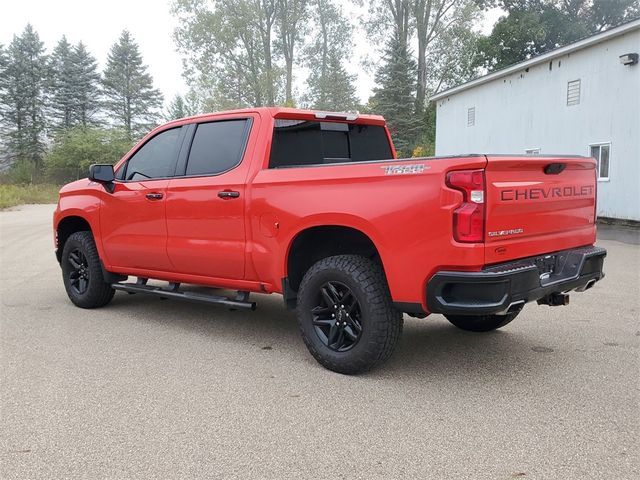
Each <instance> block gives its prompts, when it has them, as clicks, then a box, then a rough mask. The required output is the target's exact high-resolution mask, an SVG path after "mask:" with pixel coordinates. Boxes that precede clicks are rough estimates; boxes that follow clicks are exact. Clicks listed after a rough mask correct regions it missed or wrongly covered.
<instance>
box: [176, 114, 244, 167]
mask: <svg viewBox="0 0 640 480" xmlns="http://www.w3.org/2000/svg"><path fill="white" fill-rule="evenodd" d="M248 126H249V120H247V119H242V120H225V121H220V122H211V123H201V124H199V125H198V128H197V130H196V133H195V135H194V137H193V142H192V143H191V151H190V152H189V160H188V162H187V170H186V175H217V174H219V173H223V172H226V171H228V170H231V169H232V168H233V167H235V166H236V165H238V164H239V163H240V160H242V154H243V152H244V146H245V143H246V139H247V134H248V131H249V129H248Z"/></svg>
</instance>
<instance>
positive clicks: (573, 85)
mask: <svg viewBox="0 0 640 480" xmlns="http://www.w3.org/2000/svg"><path fill="white" fill-rule="evenodd" d="M579 104H580V79H578V80H572V81H570V82H568V83H567V106H568V107H570V106H571V105H579Z"/></svg>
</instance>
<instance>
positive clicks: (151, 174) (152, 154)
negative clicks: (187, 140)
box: [116, 127, 181, 181]
mask: <svg viewBox="0 0 640 480" xmlns="http://www.w3.org/2000/svg"><path fill="white" fill-rule="evenodd" d="M180 130H181V127H177V128H172V129H170V130H165V131H164V132H160V133H159V134H158V135H156V136H155V137H153V138H152V139H151V140H149V141H148V142H147V143H145V144H144V145H143V146H142V147H141V148H140V149H139V150H138V151H137V152H136V153H134V154H133V155H132V156H131V158H129V160H128V161H127V162H126V164H125V165H123V167H122V168H121V169H119V170H118V173H117V175H116V177H117V178H118V179H120V180H125V181H143V180H149V179H153V178H166V177H171V176H173V173H174V171H175V164H176V160H177V157H178V151H179V149H180V139H181V135H180Z"/></svg>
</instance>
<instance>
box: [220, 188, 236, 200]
mask: <svg viewBox="0 0 640 480" xmlns="http://www.w3.org/2000/svg"><path fill="white" fill-rule="evenodd" d="M218 196H219V197H220V198H225V199H226V198H238V197H239V196H240V192H234V191H231V190H223V191H221V192H218Z"/></svg>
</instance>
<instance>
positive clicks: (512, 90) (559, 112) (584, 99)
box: [431, 20, 640, 220]
mask: <svg viewBox="0 0 640 480" xmlns="http://www.w3.org/2000/svg"><path fill="white" fill-rule="evenodd" d="M639 53H640V20H635V21H633V22H629V23H626V24H624V25H621V26H619V27H616V28H613V29H610V30H607V31H606V32H603V33H600V34H597V35H594V36H592V37H589V38H585V39H583V40H580V41H578V42H575V43H572V44H570V45H567V46H565V47H562V48H558V49H556V50H553V51H551V52H548V53H545V54H543V55H540V56H537V57H535V58H532V59H530V60H526V61H524V62H521V63H518V64H515V65H513V66H511V67H508V68H505V69H503V70H500V71H497V72H493V73H491V74H488V75H485V76H483V77H480V78H477V79H475V80H472V81H470V82H468V83H465V84H463V85H460V86H457V87H454V88H451V89H449V90H445V91H443V92H441V93H439V94H437V95H435V96H433V97H432V98H431V100H432V101H435V102H436V105H437V117H436V118H437V120H436V154H437V155H450V154H462V153H520V154H524V153H529V154H534V155H535V154H542V155H544V154H574V155H590V156H594V157H595V158H596V160H598V176H599V180H598V215H599V216H603V217H610V218H618V219H628V220H640V64H639V63H638V54H639Z"/></svg>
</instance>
